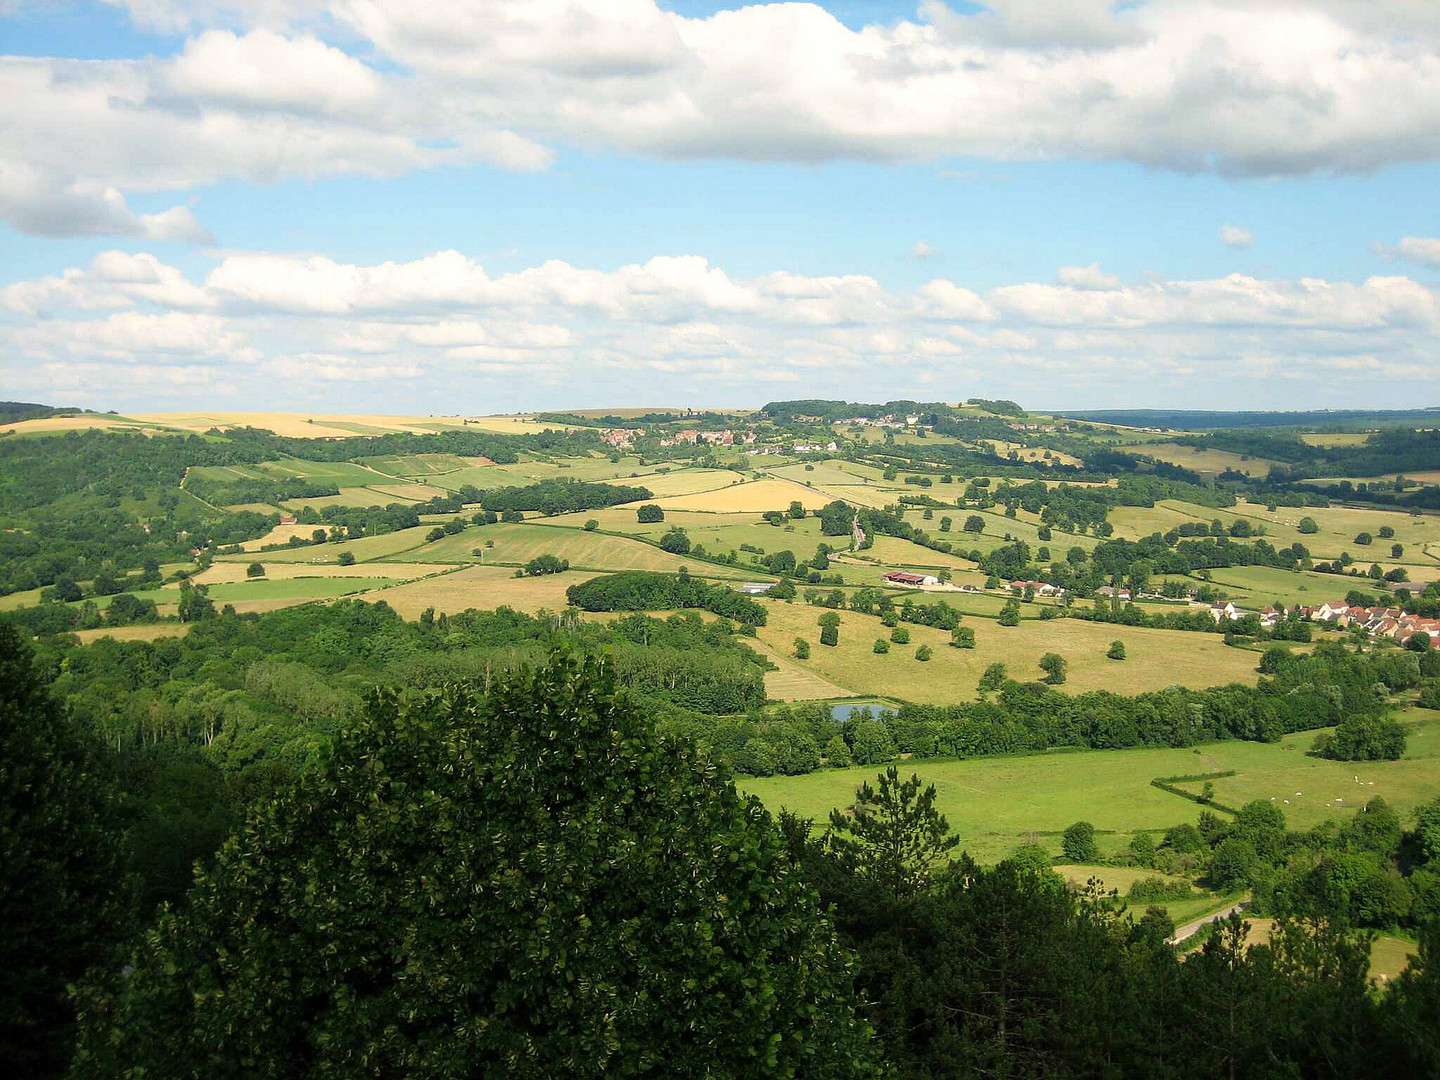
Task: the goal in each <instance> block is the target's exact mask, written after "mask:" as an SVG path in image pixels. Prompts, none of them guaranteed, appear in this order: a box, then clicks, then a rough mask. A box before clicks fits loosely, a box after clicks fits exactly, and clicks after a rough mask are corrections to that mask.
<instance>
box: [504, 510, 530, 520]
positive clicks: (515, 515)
mask: <svg viewBox="0 0 1440 1080" xmlns="http://www.w3.org/2000/svg"><path fill="white" fill-rule="evenodd" d="M500 520H501V521H510V522H516V521H524V520H525V514H524V512H523V511H521V510H514V509H511V510H506V511H505V512H504V513H503V514H501V515H500Z"/></svg>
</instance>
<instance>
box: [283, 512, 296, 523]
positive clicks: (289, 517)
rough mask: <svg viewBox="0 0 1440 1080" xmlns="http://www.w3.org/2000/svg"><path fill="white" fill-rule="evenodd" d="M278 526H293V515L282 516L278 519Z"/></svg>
mask: <svg viewBox="0 0 1440 1080" xmlns="http://www.w3.org/2000/svg"><path fill="white" fill-rule="evenodd" d="M280 524H281V525H294V524H295V515H294V514H286V515H284V516H283V517H281V519H280Z"/></svg>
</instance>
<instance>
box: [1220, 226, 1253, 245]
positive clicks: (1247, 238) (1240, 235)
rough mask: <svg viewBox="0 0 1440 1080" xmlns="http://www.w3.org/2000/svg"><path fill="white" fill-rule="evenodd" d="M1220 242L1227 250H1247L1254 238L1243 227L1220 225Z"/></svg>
mask: <svg viewBox="0 0 1440 1080" xmlns="http://www.w3.org/2000/svg"><path fill="white" fill-rule="evenodd" d="M1220 242H1221V243H1222V244H1224V245H1225V246H1226V247H1228V248H1248V247H1249V246H1250V245H1251V244H1253V243H1254V242H1255V238H1254V237H1253V236H1251V235H1250V230H1249V229H1247V228H1245V226H1244V225H1221V226H1220Z"/></svg>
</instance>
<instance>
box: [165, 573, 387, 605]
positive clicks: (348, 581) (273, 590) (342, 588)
mask: <svg viewBox="0 0 1440 1080" xmlns="http://www.w3.org/2000/svg"><path fill="white" fill-rule="evenodd" d="M393 584H395V582H394V580H393V579H391V578H386V577H376V576H371V577H293V578H284V579H277V580H274V581H269V580H265V579H261V578H256V579H253V580H250V581H227V582H221V583H219V584H217V585H212V586H211V587H210V599H211V600H214V601H215V603H216V604H217V605H218V604H224V603H228V602H229V601H232V600H298V599H305V600H311V599H317V600H318V599H325V598H328V597H332V596H347V595H349V594H350V593H357V592H369V591H370V590H373V589H384V588H387V587H388V586H390V585H393ZM136 595H139V596H146V597H149V598H151V599H156V600H158V599H160V598H161V597H163V598H164V599H165V600H168V601H172V602H173V601H174V600H176V598H177V597H178V595H179V590H178V589H175V588H171V587H170V586H166V587H165V588H164V589H160V590H156V591H155V592H149V593H137V594H136Z"/></svg>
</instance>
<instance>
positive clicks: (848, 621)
mask: <svg viewBox="0 0 1440 1080" xmlns="http://www.w3.org/2000/svg"><path fill="white" fill-rule="evenodd" d="M952 606H959V603H958V598H957V602H956V603H955V604H953V605H952ZM767 607H768V608H769V612H770V619H769V623H768V624H767V625H766V626H762V627H761V628H760V630H759V634H760V637H761V638H763V639H764V640H765V641H767V642H769V643H770V644H771V645H773V646H775V647H776V648H778V649H781V650H785V651H789V650H790V648H791V646H792V643H793V642H794V639H795V638H796V637H804V638H805V639H807V640H808V641H810V642H811V645H812V648H811V652H810V659H809V660H806V661H797V662H798V663H800V664H801V666H803V667H805V668H806V669H808V670H811V671H814V672H816V673H817V674H819V675H821V676H823V677H824V678H826V679H829V680H830V681H831V682H834V683H836V684H837V685H839V686H844V687H846V688H848V689H849V690H851V691H852V692H853V693H856V694H876V695H879V696H882V697H895V698H899V699H902V700H907V701H915V702H928V703H933V704H945V703H950V702H958V701H969V700H973V699H974V697H975V686H976V684H977V683H978V682H979V679H980V675H981V674H982V673H983V672H984V670H985V668H986V667H987V666H988V665H989V664H992V663H996V662H1000V663H1003V664H1005V665H1006V668H1007V670H1008V672H1009V674H1010V676H1011V677H1012V678H1016V679H1020V680H1022V681H1025V680H1035V679H1039V678H1040V677H1041V675H1042V672H1041V671H1040V669H1039V668H1038V666H1037V664H1038V662H1039V660H1040V657H1041V656H1042V655H1044V654H1045V653H1047V652H1056V653H1059V654H1060V655H1061V656H1063V657H1065V659H1066V660H1067V661H1068V662H1069V681H1068V682H1067V683H1066V684H1065V691H1066V692H1067V693H1072V694H1075V693H1083V692H1084V691H1087V690H1112V691H1115V692H1117V693H1122V694H1135V693H1139V692H1141V691H1145V690H1161V689H1163V688H1165V687H1166V686H1170V685H1173V684H1179V685H1182V686H1190V687H1195V688H1203V687H1207V686H1219V685H1223V684H1225V683H1230V682H1244V683H1250V684H1253V683H1254V682H1255V679H1256V672H1255V665H1256V663H1257V662H1258V659H1259V657H1258V656H1257V655H1256V654H1255V653H1253V652H1246V651H1244V650H1241V649H1233V648H1229V647H1227V646H1226V645H1225V644H1224V642H1223V641H1222V640H1221V639H1220V637H1219V635H1215V634H1197V633H1185V632H1183V631H1178V630H1145V629H1140V628H1137V627H1117V626H1110V625H1106V624H1103V623H1089V622H1082V621H1081V620H1079V619H1055V620H1053V621H1048V622H1042V621H1040V620H1038V619H1034V620H1026V621H1024V622H1022V623H1021V624H1020V625H1019V626H1012V627H1002V626H1000V625H999V624H998V623H996V622H994V621H991V620H989V619H978V618H977V619H974V620H973V621H972V622H971V623H970V625H971V626H972V627H973V628H974V630H975V637H976V647H975V648H974V649H956V648H952V647H951V646H950V635H949V634H948V633H946V632H945V631H941V630H933V629H930V628H928V627H924V626H911V627H910V628H909V629H910V638H911V644H910V645H908V646H893V647H892V648H891V651H890V652H889V653H886V654H884V655H877V654H875V653H874V652H873V651H872V645H873V644H874V642H875V639H876V638H878V637H885V638H888V637H889V631H888V630H886V629H885V628H884V626H883V625H882V624H881V622H880V620H879V619H878V618H877V617H875V616H873V615H861V614H858V613H856V612H844V613H842V614H841V615H840V644H839V645H837V646H834V647H830V646H822V645H819V644H818V642H819V638H820V631H819V627H818V626H817V624H816V620H817V619H818V618H819V616H820V615H821V614H822V609H820V608H816V607H811V606H810V605H808V604H800V603H798V602H797V603H790V604H786V603H780V602H771V603H769V604H767ZM1117 638H1119V639H1121V640H1123V641H1124V642H1125V649H1126V652H1127V654H1128V656H1129V659H1128V660H1125V661H1123V662H1116V661H1114V660H1109V659H1107V658H1106V656H1105V653H1106V650H1107V649H1108V648H1109V646H1110V642H1112V641H1114V640H1115V639H1117ZM922 644H927V645H929V646H931V648H932V649H933V650H934V658H933V659H932V660H930V661H928V662H926V663H921V662H919V661H917V660H916V659H915V650H916V648H917V647H918V646H919V645H922Z"/></svg>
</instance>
